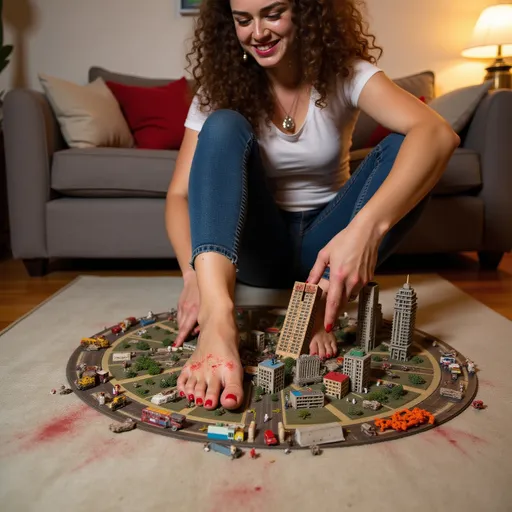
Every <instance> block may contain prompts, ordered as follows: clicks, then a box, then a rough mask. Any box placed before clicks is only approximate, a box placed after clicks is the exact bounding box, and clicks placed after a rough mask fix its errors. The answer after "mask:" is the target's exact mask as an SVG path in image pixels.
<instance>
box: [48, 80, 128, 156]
mask: <svg viewBox="0 0 512 512" xmlns="http://www.w3.org/2000/svg"><path fill="white" fill-rule="evenodd" d="M39 80H40V82H41V85H42V87H43V89H44V92H45V94H46V97H47V99H48V102H49V103H50V105H51V107H52V109H53V112H54V114H55V117H56V118H57V120H58V122H59V125H60V129H61V131H62V136H63V137H64V139H65V141H66V143H67V145H68V146H69V147H71V148H89V147H98V146H106V147H122V148H131V147H133V137H132V134H131V132H130V128H129V127H128V124H127V123H126V120H125V118H124V117H123V114H122V112H121V109H120V108H119V103H118V102H117V100H116V98H115V97H114V95H113V94H112V92H111V91H110V89H109V88H108V87H107V85H106V84H105V82H104V80H103V79H102V78H97V79H96V80H94V82H91V83H90V84H87V85H83V86H82V85H78V84H75V83H73V82H68V81H67V80H62V79H60V78H56V77H53V76H50V75H46V74H44V73H40V74H39Z"/></svg>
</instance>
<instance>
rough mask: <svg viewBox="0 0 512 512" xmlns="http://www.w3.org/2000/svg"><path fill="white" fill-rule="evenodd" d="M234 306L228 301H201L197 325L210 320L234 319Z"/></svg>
mask: <svg viewBox="0 0 512 512" xmlns="http://www.w3.org/2000/svg"><path fill="white" fill-rule="evenodd" d="M234 315H235V304H234V303H233V301H231V300H230V299H218V298H216V299H213V300H203V299H201V307H200V310H199V314H198V317H197V320H198V322H199V325H201V324H202V323H204V322H206V321H208V320H210V319H212V318H220V319H221V320H226V319H234Z"/></svg>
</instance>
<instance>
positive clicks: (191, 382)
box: [185, 376, 197, 402]
mask: <svg viewBox="0 0 512 512" xmlns="http://www.w3.org/2000/svg"><path fill="white" fill-rule="evenodd" d="M196 384H197V378H196V377H194V376H192V377H190V378H189V379H188V380H187V383H186V384H185V395H186V396H187V400H188V401H189V402H193V401H194V400H195V397H194V391H195V389H196Z"/></svg>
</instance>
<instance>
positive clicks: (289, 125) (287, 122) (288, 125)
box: [282, 116, 295, 131]
mask: <svg viewBox="0 0 512 512" xmlns="http://www.w3.org/2000/svg"><path fill="white" fill-rule="evenodd" d="M282 126H283V128H284V129H285V130H288V131H293V130H295V121H294V120H293V119H292V118H291V117H290V116H286V117H285V118H284V119H283V124H282Z"/></svg>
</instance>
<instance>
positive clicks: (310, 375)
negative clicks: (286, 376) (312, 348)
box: [293, 354, 322, 386]
mask: <svg viewBox="0 0 512 512" xmlns="http://www.w3.org/2000/svg"><path fill="white" fill-rule="evenodd" d="M320 364H321V361H320V357H319V356H309V355H307V354H302V355H301V356H299V358H298V359H297V363H296V365H295V376H294V378H293V383H294V384H296V385H297V386H303V385H304V384H314V383H316V382H322V374H321V370H320Z"/></svg>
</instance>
